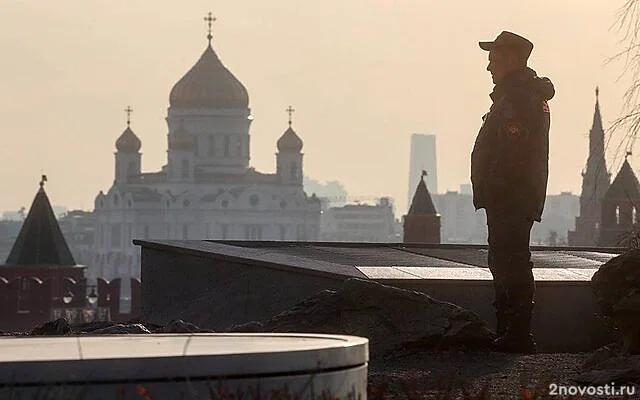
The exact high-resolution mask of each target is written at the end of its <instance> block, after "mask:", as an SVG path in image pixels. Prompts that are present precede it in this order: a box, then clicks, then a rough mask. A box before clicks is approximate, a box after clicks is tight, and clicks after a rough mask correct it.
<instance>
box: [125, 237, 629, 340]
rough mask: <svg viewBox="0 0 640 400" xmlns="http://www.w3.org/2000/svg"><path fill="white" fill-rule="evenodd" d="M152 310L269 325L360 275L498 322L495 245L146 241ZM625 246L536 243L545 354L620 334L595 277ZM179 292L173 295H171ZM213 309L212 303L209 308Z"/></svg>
mask: <svg viewBox="0 0 640 400" xmlns="http://www.w3.org/2000/svg"><path fill="white" fill-rule="evenodd" d="M134 244H137V245H141V246H142V282H143V285H142V286H143V289H142V293H143V294H142V310H143V316H145V317H149V318H151V320H154V319H155V320H157V321H158V323H166V322H168V321H169V320H171V319H178V318H191V317H185V314H184V312H185V310H189V314H188V315H190V316H195V318H201V319H199V320H196V321H193V322H194V323H196V324H198V323H200V325H201V326H202V325H204V326H206V327H207V328H210V329H213V330H224V329H226V328H228V327H229V326H231V325H233V324H241V323H245V322H249V321H263V320H266V319H269V318H271V317H273V316H275V315H277V314H278V313H280V312H283V311H285V310H288V309H290V308H291V307H293V306H295V305H296V304H297V303H299V302H301V301H303V300H304V299H306V298H308V297H310V296H312V295H314V294H316V293H318V292H319V291H321V290H337V289H338V288H339V287H340V286H341V284H342V282H343V281H344V280H346V279H350V278H359V279H371V280H375V281H377V282H379V283H382V284H386V285H391V286H395V287H399V288H403V289H408V290H415V291H419V292H423V293H426V294H427V295H430V296H433V297H434V298H436V299H438V300H443V301H447V302H450V303H454V304H457V305H459V306H461V307H464V308H466V309H469V310H471V311H474V312H475V313H477V314H478V315H479V316H480V317H481V318H482V319H483V320H484V321H486V322H487V324H488V326H489V327H491V328H493V327H495V310H494V308H493V305H492V302H493V300H494V289H493V277H492V275H491V272H490V271H489V268H488V266H487V253H488V248H487V246H482V245H446V244H432V245H430V244H404V243H344V242H340V243H337V242H259V241H221V240H215V241H196V240H192V241H189V240H186V241H184V240H171V241H162V240H158V241H155V240H154V241H141V240H135V241H134ZM623 251H624V249H622V248H576V247H553V248H552V247H536V246H532V247H531V252H532V256H531V258H532V261H533V263H534V266H533V275H534V278H535V281H536V295H535V302H536V306H535V308H534V315H533V326H534V332H535V333H536V338H537V340H538V344H539V349H540V350H541V351H554V352H555V351H569V352H571V351H590V350H592V349H594V348H597V347H599V346H602V345H604V344H607V343H610V342H611V341H612V340H613V339H614V337H613V331H612V330H611V328H610V327H608V326H606V325H605V324H604V322H603V321H602V320H601V319H600V318H599V317H598V316H597V314H598V312H599V309H598V306H597V304H596V302H595V297H594V295H593V291H592V289H591V285H590V283H591V278H592V277H593V275H594V274H595V273H596V271H597V270H598V269H599V268H600V266H602V264H604V263H605V262H607V261H609V260H610V259H612V258H614V257H616V256H617V255H619V254H621V253H622V252H623ZM168 294H170V297H168ZM205 305H206V306H205Z"/></svg>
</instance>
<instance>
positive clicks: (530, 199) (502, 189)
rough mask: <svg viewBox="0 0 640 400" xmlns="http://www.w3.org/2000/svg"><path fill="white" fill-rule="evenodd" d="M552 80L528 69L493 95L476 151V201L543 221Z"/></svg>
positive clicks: (515, 74) (499, 86)
mask: <svg viewBox="0 0 640 400" xmlns="http://www.w3.org/2000/svg"><path fill="white" fill-rule="evenodd" d="M554 95H555V89H554V87H553V84H552V83H551V81H550V80H549V79H548V78H539V77H538V76H537V75H536V72H535V71H534V70H532V69H530V68H525V69H523V70H519V71H516V72H513V73H511V74H509V75H507V76H506V77H505V78H504V79H503V80H502V81H501V82H499V83H498V84H497V85H496V86H495V88H494V90H493V92H492V93H491V95H490V97H491V99H492V100H493V104H492V105H491V109H490V110H489V112H488V113H487V114H485V115H484V117H483V121H484V122H483V124H482V127H481V128H480V132H479V133H478V137H477V138H476V142H475V145H474V147H473V152H472V153H471V182H472V184H473V205H474V206H475V208H476V210H478V209H480V208H484V209H486V210H490V211H492V212H509V213H517V214H521V215H523V216H525V217H527V218H530V219H532V220H534V221H538V222H540V221H541V218H542V211H543V209H544V202H545V197H546V193H547V179H548V174H549V126H550V113H549V105H548V104H547V100H550V99H552V98H553V96H554Z"/></svg>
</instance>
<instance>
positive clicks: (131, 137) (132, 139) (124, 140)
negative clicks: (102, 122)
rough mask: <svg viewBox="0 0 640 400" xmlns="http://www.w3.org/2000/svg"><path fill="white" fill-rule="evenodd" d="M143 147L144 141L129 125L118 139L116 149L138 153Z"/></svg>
mask: <svg viewBox="0 0 640 400" xmlns="http://www.w3.org/2000/svg"><path fill="white" fill-rule="evenodd" d="M141 147H142V142H141V141H140V139H139V138H138V136H136V134H135V133H133V131H132V130H131V128H129V127H127V129H125V130H124V132H122V135H120V137H119V138H118V140H116V149H118V151H120V152H123V153H137V152H139V151H140V148H141Z"/></svg>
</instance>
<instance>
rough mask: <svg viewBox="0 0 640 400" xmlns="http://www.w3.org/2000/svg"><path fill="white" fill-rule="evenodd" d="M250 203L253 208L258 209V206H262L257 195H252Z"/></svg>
mask: <svg viewBox="0 0 640 400" xmlns="http://www.w3.org/2000/svg"><path fill="white" fill-rule="evenodd" d="M249 203H250V204H251V207H257V206H258V204H260V197H259V196H258V195H257V194H252V195H251V197H249Z"/></svg>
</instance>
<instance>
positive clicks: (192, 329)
mask: <svg viewBox="0 0 640 400" xmlns="http://www.w3.org/2000/svg"><path fill="white" fill-rule="evenodd" d="M153 333H213V331H211V330H207V329H200V328H198V327H197V326H195V325H194V324H191V323H189V322H184V321H183V320H181V319H179V320H175V321H171V322H169V323H168V324H167V325H166V326H164V327H160V328H158V329H156V330H154V331H153Z"/></svg>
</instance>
